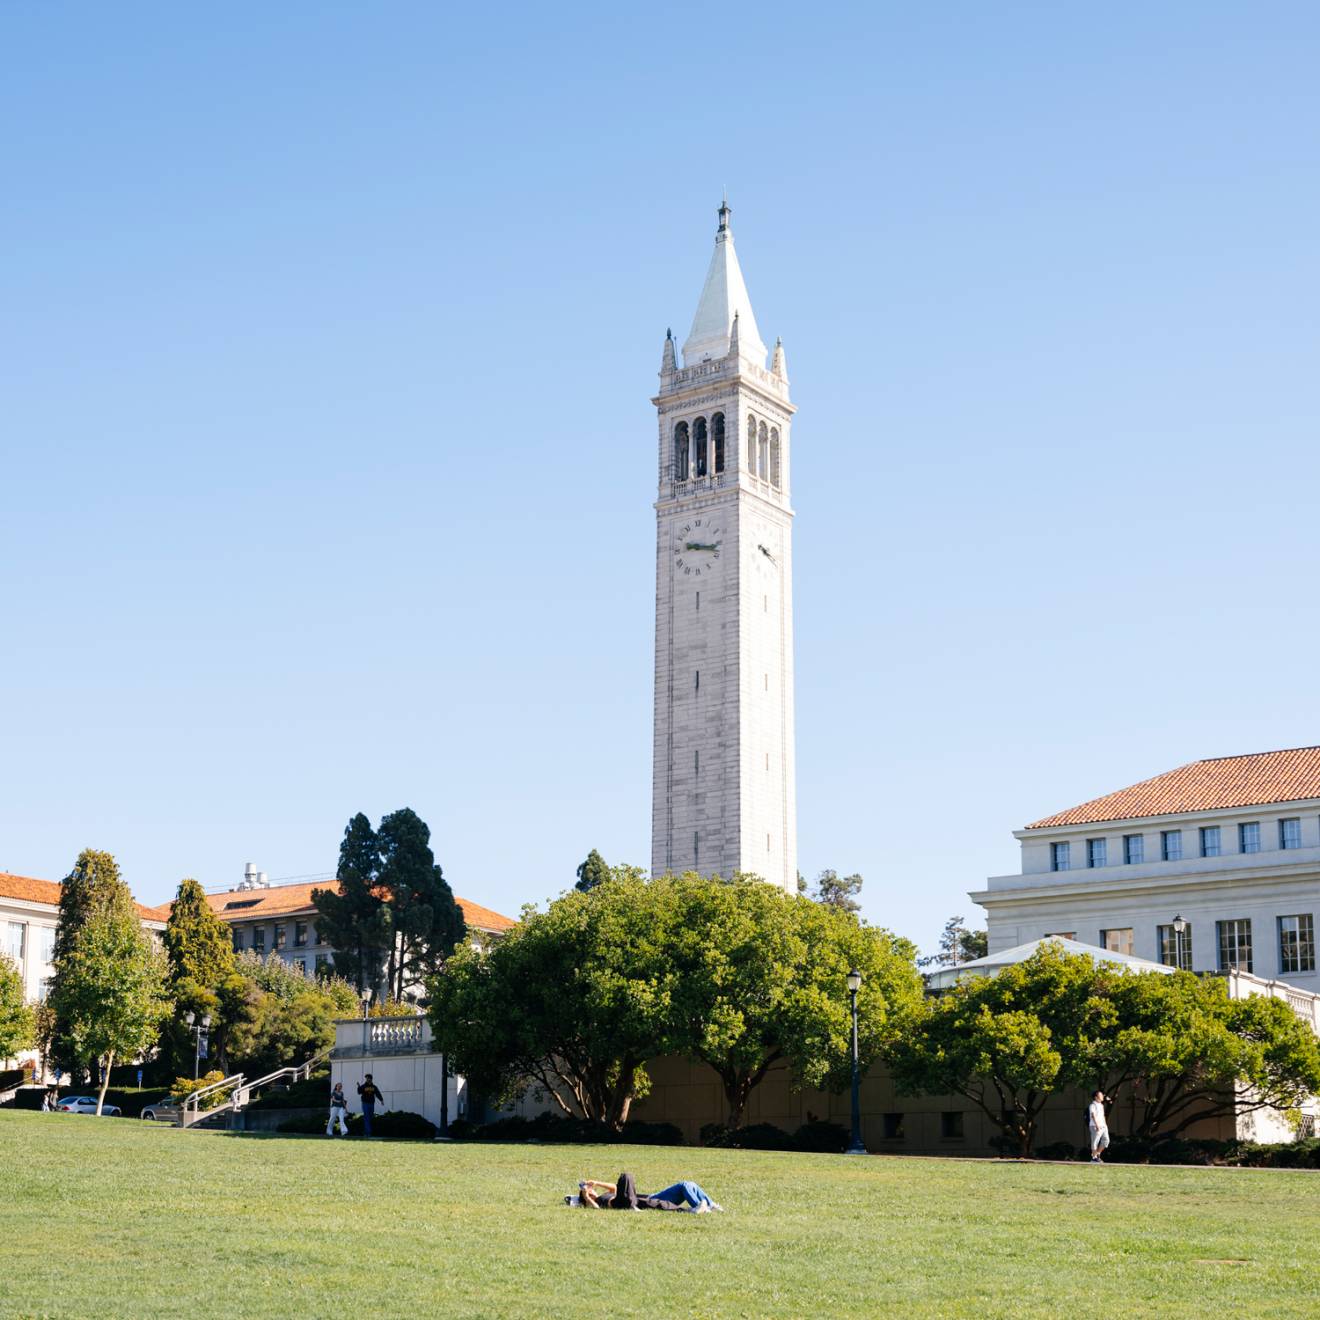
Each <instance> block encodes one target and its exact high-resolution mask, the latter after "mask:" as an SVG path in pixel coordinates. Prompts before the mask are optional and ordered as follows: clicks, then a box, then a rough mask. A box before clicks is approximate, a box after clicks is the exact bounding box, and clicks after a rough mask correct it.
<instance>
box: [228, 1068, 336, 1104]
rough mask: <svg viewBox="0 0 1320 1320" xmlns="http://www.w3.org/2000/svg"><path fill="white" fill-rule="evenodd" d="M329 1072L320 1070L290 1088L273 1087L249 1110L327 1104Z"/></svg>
mask: <svg viewBox="0 0 1320 1320" xmlns="http://www.w3.org/2000/svg"><path fill="white" fill-rule="evenodd" d="M329 1098H330V1070H329V1069H328V1068H322V1069H321V1070H320V1071H319V1072H314V1073H313V1074H312V1075H311V1076H310V1077H309V1078H307V1079H306V1081H302V1082H294V1083H293V1085H292V1086H273V1087H271V1088H270V1089H269V1090H267V1091H263V1092H262V1093H261V1095H260V1096H259V1097H258V1098H257V1099H256V1100H254V1101H253V1102H252V1103H251V1104H250V1105H248V1108H249V1109H309V1108H312V1107H314V1106H316V1105H321V1106H323V1107H324V1106H325V1105H328V1104H329Z"/></svg>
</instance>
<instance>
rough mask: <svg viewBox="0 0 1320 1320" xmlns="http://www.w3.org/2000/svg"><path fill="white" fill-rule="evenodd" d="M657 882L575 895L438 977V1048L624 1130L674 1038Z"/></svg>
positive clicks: (618, 882)
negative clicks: (649, 894) (654, 891)
mask: <svg viewBox="0 0 1320 1320" xmlns="http://www.w3.org/2000/svg"><path fill="white" fill-rule="evenodd" d="M647 888H648V886H647V882H646V881H644V880H641V879H636V878H633V877H615V878H613V879H612V881H611V883H609V884H604V885H599V886H597V887H596V888H595V889H593V890H591V891H590V892H587V893H583V892H580V891H577V890H570V891H569V892H568V893H567V894H565V895H564V896H563V897H562V898H560V899H557V900H556V901H555V902H553V903H551V904H550V906H549V908H548V909H547V910H546V911H545V912H538V911H536V909H535V908H528V909H524V912H523V918H522V920H521V921H520V922H519V924H518V925H517V926H515V927H514V928H513V930H511V931H509V933H508V934H507V935H505V936H504V937H503V938H502V939H501V940H500V941H499V942H498V943H497V944H494V945H492V946H491V947H490V948H487V949H478V948H474V947H472V946H470V945H468V946H464V947H463V948H461V949H459V951H458V952H457V953H456V954H455V955H454V956H453V957H452V958H451V959H450V960H449V962H448V965H447V966H446V967H445V968H444V970H443V972H442V973H441V974H439V975H435V976H433V977H432V978H431V980H430V982H429V990H430V999H431V1005H430V1017H431V1024H432V1031H433V1035H434V1039H435V1042H436V1046H437V1048H438V1049H440V1050H442V1051H443V1052H444V1053H445V1054H446V1055H447V1056H448V1057H449V1058H450V1060H451V1062H452V1063H453V1065H454V1067H455V1068H456V1069H457V1070H458V1071H459V1072H461V1073H464V1074H465V1075H466V1076H467V1078H468V1082H469V1085H472V1086H474V1087H475V1088H476V1089H477V1090H478V1091H481V1092H483V1093H485V1094H488V1095H491V1096H493V1097H496V1098H500V1099H506V1098H510V1097H513V1096H515V1095H518V1094H519V1093H521V1092H522V1091H523V1090H525V1089H526V1088H527V1086H528V1085H529V1084H530V1085H535V1086H537V1087H538V1088H539V1089H541V1090H542V1091H543V1092H544V1093H545V1094H546V1095H547V1096H548V1097H549V1098H550V1099H551V1100H552V1101H553V1102H554V1103H555V1104H557V1105H558V1106H559V1109H560V1110H561V1112H563V1113H565V1114H580V1115H582V1116H583V1117H586V1118H589V1119H594V1120H596V1121H599V1122H601V1123H605V1124H608V1125H609V1126H610V1127H612V1128H615V1129H616V1130H617V1129H619V1128H621V1127H622V1126H623V1124H624V1123H625V1122H626V1121H627V1118H628V1113H629V1110H630V1108H631V1106H632V1102H633V1100H634V1099H636V1098H638V1097H640V1096H644V1095H645V1094H646V1093H647V1091H648V1090H649V1089H650V1079H649V1078H648V1076H647V1073H646V1067H645V1064H646V1060H647V1059H648V1058H651V1057H653V1056H654V1055H656V1054H659V1053H663V1052H665V1049H666V1047H667V1046H668V1045H669V1043H670V1024H671V1022H672V1020H673V1014H672V1009H671V1004H672V996H673V989H674V980H675V975H674V971H673V969H672V967H671V965H670V962H669V958H668V953H669V939H668V931H667V930H666V929H664V928H662V925H661V923H660V922H658V921H657V919H656V917H657V909H656V907H655V905H653V904H650V903H648V902H646V901H645V893H646V890H647Z"/></svg>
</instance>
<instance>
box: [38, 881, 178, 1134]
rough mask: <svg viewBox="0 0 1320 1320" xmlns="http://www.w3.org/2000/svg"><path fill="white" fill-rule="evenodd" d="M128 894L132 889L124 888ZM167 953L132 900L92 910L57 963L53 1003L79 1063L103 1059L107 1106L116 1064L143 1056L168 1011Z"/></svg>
mask: <svg viewBox="0 0 1320 1320" xmlns="http://www.w3.org/2000/svg"><path fill="white" fill-rule="evenodd" d="M125 893H127V889H125ZM166 975H167V966H166V962H165V958H164V956H163V955H162V954H161V952H160V951H159V950H158V949H157V948H156V946H155V944H154V943H153V941H152V940H151V938H150V936H148V935H147V934H146V933H145V932H144V931H143V930H142V927H141V924H140V923H139V921H138V918H137V913H136V911H134V910H133V907H132V903H131V901H130V903H129V906H128V911H127V912H125V911H124V909H123V905H122V904H118V903H115V904H107V905H106V906H104V907H102V908H100V909H99V910H95V911H93V913H92V915H91V916H89V917H88V918H87V919H86V921H84V922H83V924H82V926H81V928H80V929H79V931H78V934H77V938H76V939H74V940H70V941H66V943H65V947H64V951H63V954H62V955H61V956H60V957H59V958H57V960H56V963H55V978H54V984H53V985H52V988H51V999H52V1000H53V1006H54V1008H55V1012H56V1014H57V1016H58V1018H59V1020H60V1021H61V1022H62V1023H63V1024H64V1027H65V1030H66V1031H67V1033H68V1038H69V1041H70V1043H71V1045H72V1048H73V1050H74V1052H75V1055H76V1057H77V1058H78V1060H79V1061H80V1062H83V1063H88V1062H92V1061H95V1062H98V1063H99V1064H100V1066H101V1089H100V1092H99V1094H98V1096H97V1100H96V1112H97V1113H98V1114H99V1113H100V1112H101V1106H102V1105H103V1104H104V1102H105V1091H106V1087H107V1086H108V1085H109V1083H110V1069H111V1068H112V1067H113V1066H114V1062H115V1060H116V1059H130V1058H134V1057H136V1056H138V1055H141V1054H144V1053H145V1052H146V1051H147V1050H149V1049H150V1048H151V1047H152V1045H153V1044H154V1043H155V1040H156V1034H157V1031H158V1030H159V1027H160V1024H161V1022H162V1020H163V1019H164V1018H165V1017H166V1016H167V1014H168V1013H169V1011H170V1002H169V999H168V998H167V995H166V988H165V983H166Z"/></svg>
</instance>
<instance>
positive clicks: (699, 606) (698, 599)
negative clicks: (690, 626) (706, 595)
mask: <svg viewBox="0 0 1320 1320" xmlns="http://www.w3.org/2000/svg"><path fill="white" fill-rule="evenodd" d="M697 611H698V613H700V611H701V592H697Z"/></svg>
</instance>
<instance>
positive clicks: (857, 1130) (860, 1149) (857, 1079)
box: [844, 967, 866, 1155]
mask: <svg viewBox="0 0 1320 1320" xmlns="http://www.w3.org/2000/svg"><path fill="white" fill-rule="evenodd" d="M861 988H862V974H861V972H859V971H858V970H857V968H856V967H854V968H853V969H852V971H851V972H849V973H848V998H849V999H850V1001H851V1007H852V1142H851V1144H850V1145H849V1146H848V1149H847V1150H846V1151H844V1154H845V1155H865V1154H866V1147H865V1146H864V1145H863V1144H862V1070H861V1062H860V1060H859V1059H858V1055H857V992H858V991H859V990H860V989H861Z"/></svg>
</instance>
